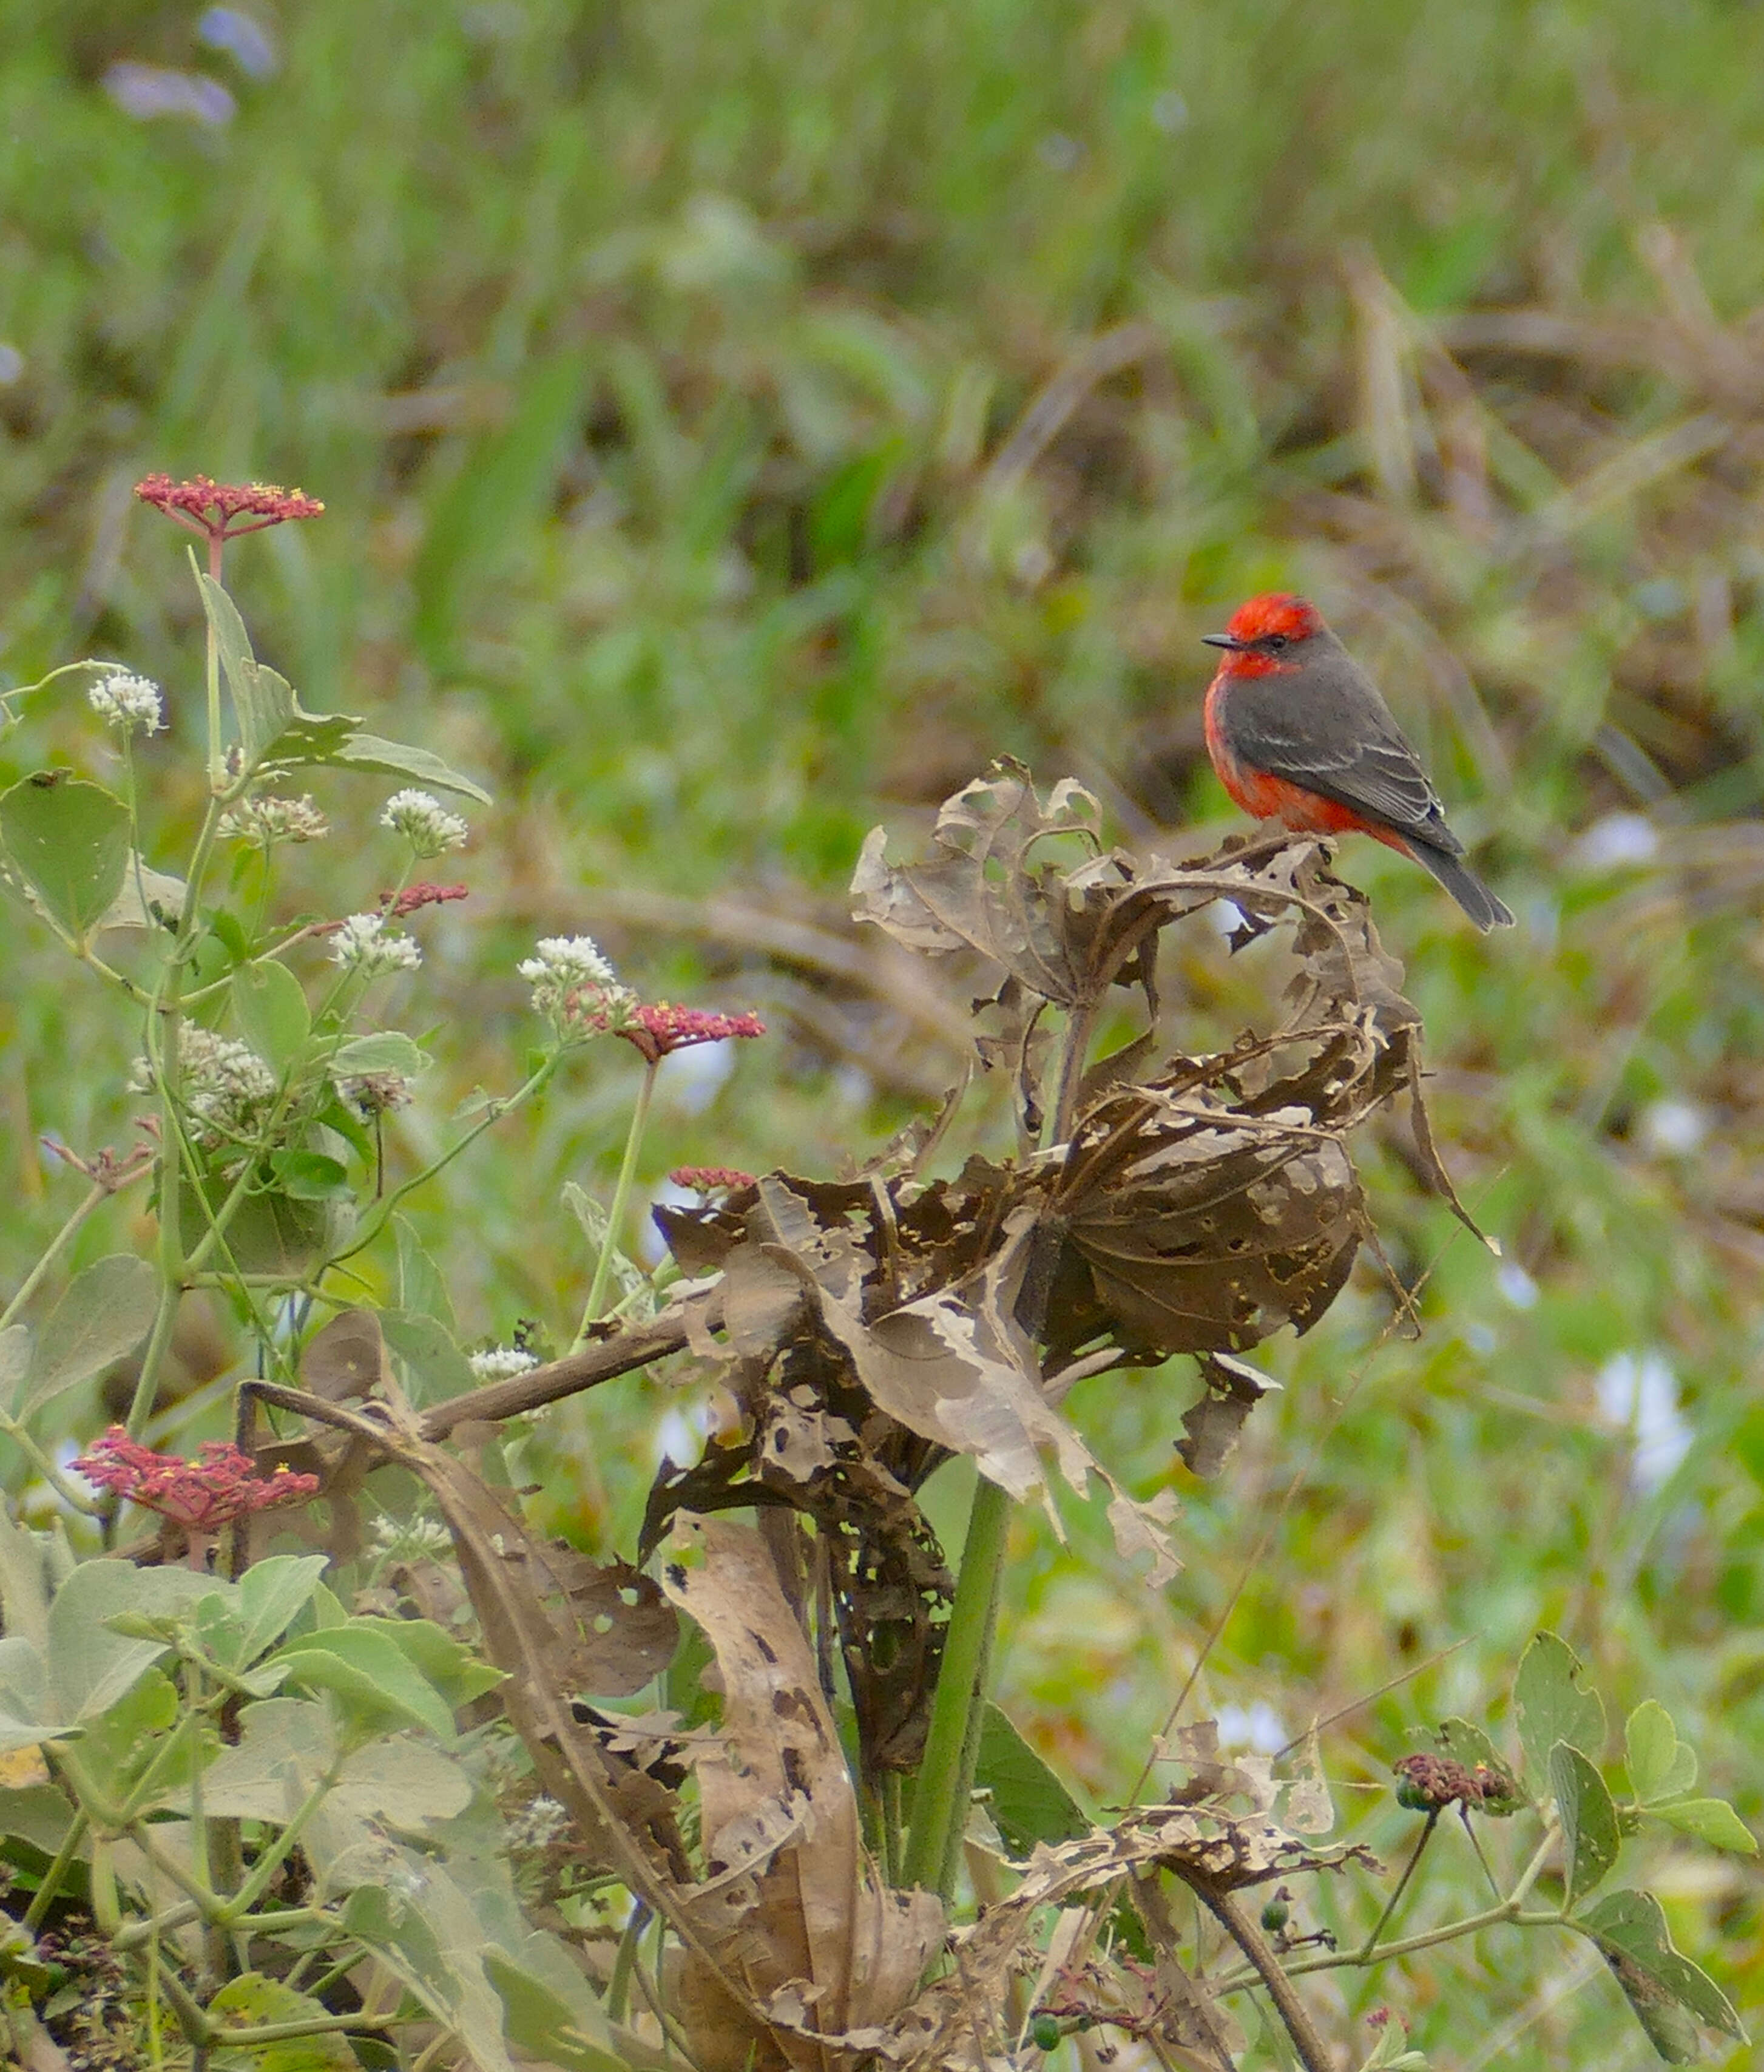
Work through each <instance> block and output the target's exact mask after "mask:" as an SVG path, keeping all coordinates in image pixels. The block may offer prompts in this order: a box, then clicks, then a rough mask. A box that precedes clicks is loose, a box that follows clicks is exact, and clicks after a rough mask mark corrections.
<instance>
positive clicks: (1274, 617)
mask: <svg viewBox="0 0 1764 2072" xmlns="http://www.w3.org/2000/svg"><path fill="white" fill-rule="evenodd" d="M1225 631H1227V633H1229V634H1230V635H1231V636H1232V639H1234V640H1265V639H1267V638H1268V636H1269V634H1271V633H1279V634H1284V635H1285V637H1286V639H1289V640H1308V639H1310V637H1311V635H1313V634H1314V633H1321V632H1322V631H1323V615H1322V612H1320V611H1318V609H1317V607H1316V606H1315V605H1314V604H1313V603H1312V602H1310V598H1303V597H1294V596H1293V595H1292V594H1291V593H1290V592H1289V591H1287V590H1270V591H1269V592H1268V593H1267V594H1266V595H1265V596H1262V597H1252V598H1251V599H1250V600H1249V602H1248V603H1247V604H1240V605H1239V606H1238V607H1237V609H1236V611H1234V612H1233V613H1232V616H1231V623H1230V624H1229V625H1228V626H1227V627H1226V629H1225Z"/></svg>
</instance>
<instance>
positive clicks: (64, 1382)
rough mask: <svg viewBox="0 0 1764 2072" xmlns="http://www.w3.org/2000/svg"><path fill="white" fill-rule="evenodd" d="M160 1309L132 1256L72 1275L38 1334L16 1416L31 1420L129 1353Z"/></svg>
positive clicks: (117, 1256)
mask: <svg viewBox="0 0 1764 2072" xmlns="http://www.w3.org/2000/svg"><path fill="white" fill-rule="evenodd" d="M158 1307H159V1276H158V1274H157V1273H156V1272H154V1269H153V1268H152V1267H151V1266H150V1264H148V1262H147V1261H146V1260H144V1259H138V1258H136V1257H135V1256H134V1253H133V1252H113V1253H112V1254H111V1255H110V1256H109V1258H108V1259H101V1260H95V1261H94V1262H93V1264H92V1265H90V1266H88V1267H87V1268H85V1269H84V1272H80V1273H77V1274H76V1275H75V1276H74V1278H73V1280H72V1283H71V1284H70V1285H69V1286H68V1292H67V1293H66V1294H64V1296H63V1297H62V1298H61V1300H60V1301H59V1302H58V1303H57V1304H56V1306H55V1309H54V1310H53V1312H52V1313H51V1315H50V1318H49V1320H48V1322H47V1323H46V1324H44V1326H43V1329H42V1330H40V1331H39V1333H38V1334H37V1341H36V1343H35V1346H33V1347H32V1348H31V1364H30V1367H29V1368H28V1369H27V1371H26V1374H25V1378H24V1382H23V1387H21V1389H20V1392H19V1404H18V1408H17V1411H16V1412H15V1413H14V1414H15V1415H16V1416H19V1418H20V1419H21V1420H22V1419H24V1418H27V1417H30V1416H34V1415H35V1412H38V1411H39V1410H40V1409H41V1408H43V1405H44V1404H46V1403H51V1402H53V1401H54V1400H55V1399H56V1396H60V1395H62V1394H63V1393H64V1392H65V1391H67V1390H68V1389H70V1388H77V1387H79V1386H80V1383H81V1382H83V1381H90V1380H91V1379H93V1376H94V1375H101V1374H102V1373H103V1372H104V1371H105V1369H106V1368H107V1367H113V1366H114V1365H115V1364H116V1363H117V1361H118V1360H119V1359H122V1357H123V1356H124V1355H125V1354H127V1353H132V1352H133V1351H134V1349H135V1347H136V1346H138V1345H139V1344H140V1342H141V1341H142V1339H143V1338H146V1335H147V1334H148V1332H149V1331H150V1330H151V1329H152V1328H153V1320H154V1315H155V1314H156V1313H157V1312H158Z"/></svg>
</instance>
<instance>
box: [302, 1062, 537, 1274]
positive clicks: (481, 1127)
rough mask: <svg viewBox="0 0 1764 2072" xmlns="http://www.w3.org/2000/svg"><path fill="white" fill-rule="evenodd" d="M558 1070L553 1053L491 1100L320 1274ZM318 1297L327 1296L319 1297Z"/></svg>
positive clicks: (350, 1254) (360, 1247) (378, 1205)
mask: <svg viewBox="0 0 1764 2072" xmlns="http://www.w3.org/2000/svg"><path fill="white" fill-rule="evenodd" d="M555 1071H557V1054H556V1053H553V1054H552V1055H551V1056H550V1057H549V1058H547V1059H545V1063H543V1064H541V1066H540V1067H539V1068H538V1070H537V1071H535V1072H532V1074H530V1075H528V1078H527V1079H524V1080H523V1081H522V1083H520V1085H519V1086H518V1087H516V1089H515V1090H514V1091H513V1092H512V1094H510V1095H509V1096H508V1099H507V1100H499V1101H492V1102H491V1104H490V1107H489V1108H488V1110H487V1112H486V1113H485V1115H484V1117H483V1120H482V1121H480V1122H477V1123H474V1124H473V1125H472V1127H471V1128H470V1129H468V1130H467V1132H466V1133H465V1135H464V1136H463V1137H461V1138H460V1140H459V1141H458V1143H457V1144H450V1145H448V1147H447V1149H446V1150H445V1151H443V1152H442V1154H441V1156H440V1157H438V1158H436V1159H434V1160H432V1161H430V1163H429V1164H428V1165H426V1166H424V1168H423V1169H422V1170H421V1172H420V1173H416V1174H412V1175H411V1177H410V1178H409V1179H408V1180H406V1181H405V1182H402V1183H401V1185H400V1186H396V1187H394V1188H393V1190H392V1192H391V1193H390V1194H383V1195H381V1196H380V1199H379V1200H378V1201H377V1202H375V1203H374V1207H373V1213H372V1215H370V1216H369V1217H368V1219H367V1221H366V1222H365V1223H363V1224H362V1225H361V1226H360V1228H359V1229H358V1230H357V1231H356V1234H355V1235H354V1237H353V1238H352V1239H351V1240H350V1242H349V1244H347V1247H345V1248H344V1249H343V1251H341V1252H333V1253H332V1255H331V1257H330V1258H329V1259H327V1260H326V1261H325V1263H324V1264H323V1266H322V1267H321V1268H319V1273H320V1274H324V1273H329V1272H331V1271H333V1270H334V1269H335V1268H337V1267H339V1266H341V1265H342V1264H343V1261H344V1260H346V1259H353V1258H354V1257H355V1256H356V1253H357V1252H365V1251H366V1250H367V1249H368V1246H369V1245H371V1244H372V1243H373V1241H374V1239H376V1237H378V1236H379V1235H380V1232H381V1231H383V1230H384V1228H385V1227H386V1225H387V1224H388V1223H389V1222H390V1221H391V1220H392V1218H393V1214H394V1212H395V1211H397V1209H398V1207H400V1206H401V1203H403V1202H405V1200H406V1199H407V1198H409V1196H410V1195H412V1194H414V1193H415V1192H416V1191H417V1189H418V1188H419V1187H423V1186H427V1185H428V1183H429V1182H430V1181H431V1180H432V1179H434V1177H435V1175H436V1174H438V1173H440V1172H442V1171H443V1170H445V1169H446V1167H447V1166H449V1165H451V1164H452V1163H453V1161H454V1159H456V1158H458V1157H460V1156H461V1155H462V1153H465V1152H467V1151H469V1150H470V1149H471V1147H472V1145H474V1144H475V1143H476V1142H477V1141H478V1139H479V1137H482V1136H483V1133H484V1132H485V1131H486V1130H487V1129H494V1128H495V1126H496V1124H498V1123H499V1122H500V1121H501V1120H502V1119H503V1117H504V1116H505V1115H512V1113H513V1112H514V1111H515V1110H516V1108H520V1107H521V1106H522V1105H523V1104H524V1103H526V1102H527V1101H529V1100H532V1097H533V1096H534V1095H535V1094H536V1093H537V1092H538V1091H539V1090H540V1088H541V1087H543V1086H544V1085H545V1082H546V1081H547V1080H548V1079H549V1078H550V1077H551V1075H552V1074H553V1072H555ZM315 1292H316V1291H315ZM320 1299H321V1300H323V1299H326V1298H324V1297H321V1298H320Z"/></svg>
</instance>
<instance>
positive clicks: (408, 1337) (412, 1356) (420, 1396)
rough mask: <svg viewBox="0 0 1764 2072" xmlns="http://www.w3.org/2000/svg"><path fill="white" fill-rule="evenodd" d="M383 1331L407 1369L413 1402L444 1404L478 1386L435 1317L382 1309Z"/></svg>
mask: <svg viewBox="0 0 1764 2072" xmlns="http://www.w3.org/2000/svg"><path fill="white" fill-rule="evenodd" d="M380 1330H382V1331H383V1332H384V1334H385V1340H386V1343H387V1345H388V1346H390V1347H391V1349H392V1350H393V1353H394V1354H395V1355H397V1359H398V1360H399V1362H400V1363H401V1365H402V1367H403V1368H404V1383H405V1391H406V1392H407V1393H408V1394H409V1397H410V1400H411V1401H412V1402H413V1403H414V1404H430V1403H441V1402H444V1401H446V1399H447V1398H448V1397H449V1396H463V1395H464V1394H465V1392H466V1391H467V1389H469V1388H475V1387H477V1386H478V1377H477V1376H476V1375H475V1374H474V1373H473V1372H472V1371H471V1368H470V1367H468V1366H467V1363H466V1356H465V1355H464V1354H463V1352H461V1351H460V1350H459V1348H458V1346H456V1345H455V1344H454V1342H453V1340H452V1338H450V1336H449V1335H448V1334H447V1332H446V1330H444V1329H443V1328H442V1326H441V1325H439V1324H438V1323H437V1322H435V1320H434V1318H433V1317H413V1316H412V1315H411V1314H410V1313H409V1311H408V1310H405V1309H382V1310H381V1311H380Z"/></svg>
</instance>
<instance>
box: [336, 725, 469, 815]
mask: <svg viewBox="0 0 1764 2072" xmlns="http://www.w3.org/2000/svg"><path fill="white" fill-rule="evenodd" d="M327 761H329V762H331V763H335V764H336V765H337V766H338V767H339V768H341V769H344V770H372V771H377V772H378V773H379V774H380V775H383V776H387V777H407V778H409V780H410V781H411V783H413V784H421V785H422V786H424V787H426V788H429V789H433V790H434V791H457V792H458V793H460V794H461V796H463V797H465V798H467V799H475V800H477V801H478V803H479V805H481V806H487V805H489V804H491V797H490V794H489V793H488V792H487V791H485V789H484V788H483V786H482V785H481V784H475V783H473V782H472V780H471V779H470V778H469V777H462V776H461V775H459V773H458V771H456V770H450V769H449V768H448V767H447V765H446V763H443V762H442V759H441V758H440V757H439V756H438V755H435V754H431V753H430V750H428V749H426V748H412V747H409V746H407V745H406V744H405V742H400V741H383V740H382V739H381V738H380V736H379V735H378V734H351V735H350V736H349V738H348V739H347V741H345V742H343V743H342V744H341V745H340V746H338V747H336V748H335V749H333V750H331V754H330V755H329V756H328V757H327Z"/></svg>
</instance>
